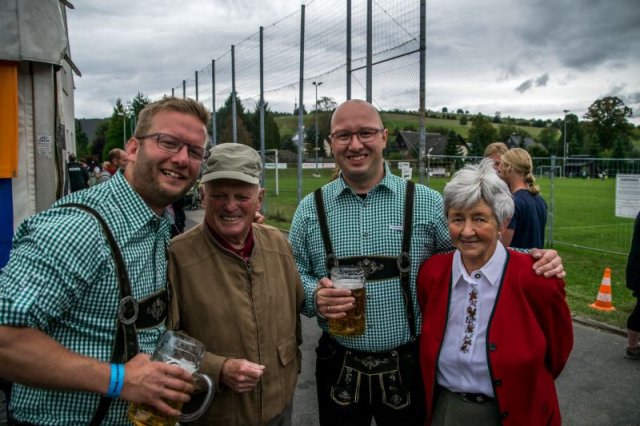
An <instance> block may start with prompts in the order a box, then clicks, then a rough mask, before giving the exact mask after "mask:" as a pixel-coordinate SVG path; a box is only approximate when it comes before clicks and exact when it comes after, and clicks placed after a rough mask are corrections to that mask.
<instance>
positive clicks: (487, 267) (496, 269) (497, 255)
mask: <svg viewBox="0 0 640 426" xmlns="http://www.w3.org/2000/svg"><path fill="white" fill-rule="evenodd" d="M506 260H507V250H506V249H505V248H504V246H503V245H502V243H501V242H500V241H498V243H497V244H496V250H495V252H493V255H492V256H491V258H490V259H489V261H488V262H487V263H485V264H484V266H483V267H482V268H480V269H478V270H477V271H473V272H472V275H475V274H476V273H478V274H480V275H481V276H484V277H485V278H486V279H487V281H488V282H489V284H491V285H492V286H493V285H496V284H498V283H499V282H500V279H501V278H502V271H503V270H504V263H505V262H506ZM476 278H478V277H476ZM471 280H472V279H471V277H470V275H469V274H467V270H466V269H465V267H464V264H463V263H462V256H461V255H460V251H459V250H456V251H455V253H454V254H453V265H452V268H451V282H452V285H453V287H455V286H457V285H458V283H460V282H462V281H467V282H469V281H471Z"/></svg>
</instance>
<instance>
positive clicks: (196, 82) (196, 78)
mask: <svg viewBox="0 0 640 426" xmlns="http://www.w3.org/2000/svg"><path fill="white" fill-rule="evenodd" d="M197 100H199V99H198V71H196V101H197Z"/></svg>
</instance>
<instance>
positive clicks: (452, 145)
mask: <svg viewBox="0 0 640 426" xmlns="http://www.w3.org/2000/svg"><path fill="white" fill-rule="evenodd" d="M459 140H460V137H459V136H458V134H457V133H456V132H454V131H453V130H449V132H448V133H447V146H445V148H444V155H450V156H455V155H460V152H458V142H459Z"/></svg>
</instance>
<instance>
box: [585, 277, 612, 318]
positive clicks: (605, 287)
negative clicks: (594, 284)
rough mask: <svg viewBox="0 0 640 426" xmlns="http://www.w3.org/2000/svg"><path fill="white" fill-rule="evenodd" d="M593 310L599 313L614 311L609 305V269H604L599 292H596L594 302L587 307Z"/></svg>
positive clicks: (610, 304)
mask: <svg viewBox="0 0 640 426" xmlns="http://www.w3.org/2000/svg"><path fill="white" fill-rule="evenodd" d="M589 306H590V307H592V308H593V309H597V310H599V311H615V310H616V308H614V307H613V304H612V303H611V269H610V268H604V275H603V276H602V282H601V283H600V290H598V297H596V301H595V302H593V303H592V304H590V305H589Z"/></svg>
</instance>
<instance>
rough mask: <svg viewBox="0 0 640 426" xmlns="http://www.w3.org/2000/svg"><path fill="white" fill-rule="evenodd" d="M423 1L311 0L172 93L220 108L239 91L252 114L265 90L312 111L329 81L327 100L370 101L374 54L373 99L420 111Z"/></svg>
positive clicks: (287, 105) (287, 107)
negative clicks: (316, 96)
mask: <svg viewBox="0 0 640 426" xmlns="http://www.w3.org/2000/svg"><path fill="white" fill-rule="evenodd" d="M421 3H424V2H421V1H406V0H405V1H398V0H376V1H371V0H370V1H357V2H351V1H350V0H348V1H345V0H322V1H311V2H308V3H307V4H306V6H303V7H302V8H301V10H299V11H295V12H294V13H292V14H290V15H289V16H287V17H285V18H283V19H281V20H280V21H278V22H275V23H273V24H272V25H270V26H267V27H264V28H260V29H259V31H258V32H257V33H254V34H253V35H251V36H249V37H247V38H246V39H244V40H242V41H240V42H239V43H238V44H236V45H233V46H231V47H230V50H229V51H228V52H226V53H225V54H224V55H222V56H221V57H219V58H216V59H214V60H213V61H212V62H211V63H210V64H207V65H206V66H204V67H203V68H202V69H201V70H199V71H197V72H195V73H194V74H193V76H192V77H190V78H186V79H185V80H183V82H182V84H178V85H176V86H174V87H173V88H171V93H172V95H174V96H186V97H191V98H196V97H197V98H198V100H200V101H201V102H203V103H204V104H205V105H210V106H211V107H212V108H215V110H218V109H219V108H220V107H221V106H222V105H223V104H224V102H225V101H226V100H227V99H228V98H229V97H230V96H231V95H232V92H233V89H234V88H235V93H236V95H237V96H238V97H239V98H240V99H241V100H242V104H243V106H244V108H245V109H246V110H248V111H254V110H255V109H256V105H257V104H258V102H259V101H260V94H261V93H263V94H264V95H263V96H264V100H265V102H266V103H267V104H268V105H269V106H270V108H271V109H272V110H273V111H279V112H290V113H293V111H294V109H297V108H298V107H299V106H300V105H301V104H302V105H305V106H306V107H307V109H308V110H309V111H311V110H312V109H313V105H314V104H315V99H314V94H315V93H314V86H313V85H312V82H314V81H316V82H321V83H322V85H321V86H320V87H319V91H320V93H319V96H320V97H329V98H332V99H333V100H335V101H336V102H337V103H340V102H341V101H344V100H346V99H348V98H360V99H365V98H366V97H367V83H368V79H367V62H368V59H370V61H371V69H372V74H371V81H370V83H369V84H370V86H371V91H372V93H371V96H372V97H371V101H372V103H373V104H374V105H376V106H377V107H378V108H379V109H388V110H390V109H407V110H413V111H417V110H418V108H419V87H420V55H419V53H420V25H421V24H420V22H421V21H420V18H421ZM369 4H370V5H371V9H370V10H368V5H369ZM303 11H304V12H303ZM369 12H370V14H369ZM369 17H370V19H371V27H370V28H371V31H370V32H368V31H367V28H368V26H367V21H368V18H369ZM261 46H262V55H261ZM368 49H370V50H368ZM301 52H302V55H303V61H302V62H301ZM261 58H262V71H263V72H262V74H263V78H262V79H261ZM301 66H303V69H301ZM301 81H302V84H303V86H304V87H303V89H304V90H303V92H302V93H303V99H302V100H301V99H300V97H299V95H300V93H301V91H300V82H301ZM261 83H262V88H261ZM225 142H229V141H225Z"/></svg>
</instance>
